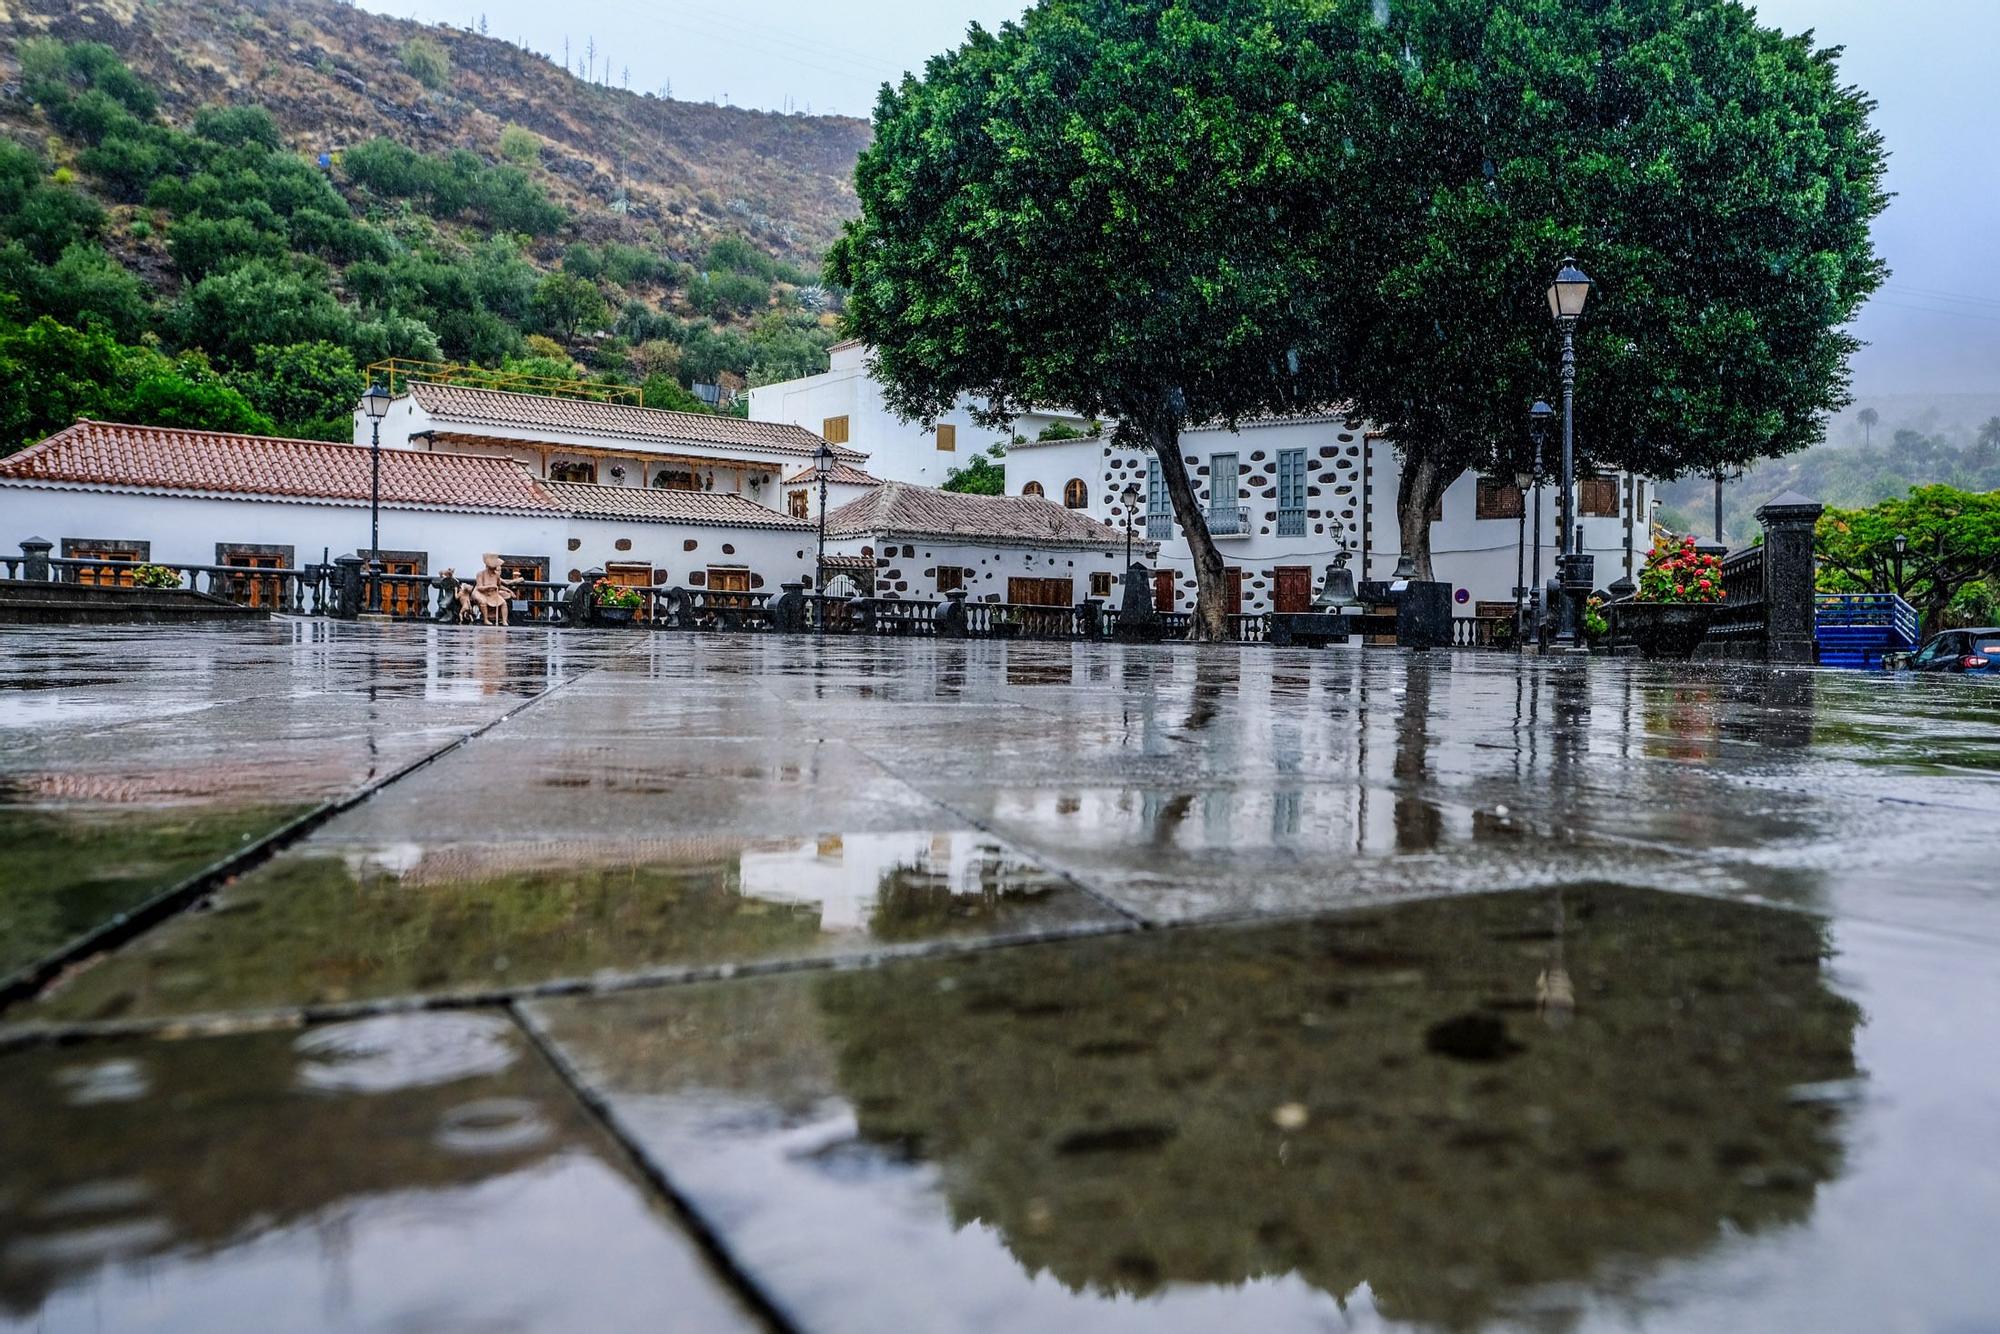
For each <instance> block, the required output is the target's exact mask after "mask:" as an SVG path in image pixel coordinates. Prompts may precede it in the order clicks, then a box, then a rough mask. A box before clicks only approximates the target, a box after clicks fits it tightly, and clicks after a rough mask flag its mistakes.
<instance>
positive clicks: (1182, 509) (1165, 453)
mask: <svg viewBox="0 0 2000 1334" xmlns="http://www.w3.org/2000/svg"><path fill="white" fill-rule="evenodd" d="M1143 429H1144V430H1145V433H1146V443H1147V444H1148V445H1150V446H1151V447H1152V450H1153V453H1154V455H1155V456H1156V457H1157V458H1158V459H1159V460H1160V480H1161V481H1163V482H1165V483H1166V486H1167V495H1168V497H1169V498H1170V499H1172V501H1173V502H1174V518H1175V519H1177V520H1178V521H1179V522H1180V525H1181V532H1182V533H1184V534H1186V536H1187V543H1188V551H1189V552H1190V553H1191V554H1192V555H1193V557H1194V585H1195V597H1194V616H1193V618H1192V620H1191V623H1190V625H1189V627H1188V638H1189V639H1194V640H1201V641H1205V642H1208V643H1218V642H1220V641H1222V640H1226V639H1228V638H1229V608H1228V606H1227V605H1226V604H1225V601H1224V599H1225V598H1227V596H1228V576H1227V575H1226V574H1224V573H1223V567H1222V553H1221V552H1220V551H1217V550H1216V549H1215V539H1214V538H1212V537H1210V536H1209V535H1208V519H1207V517H1206V516H1204V515H1203V514H1202V512H1201V502H1200V501H1199V500H1198V499H1196V497H1195V494H1194V482H1193V481H1192V479H1190V478H1189V477H1188V470H1187V461H1186V460H1185V459H1183V458H1182V457H1181V433H1180V428H1179V427H1178V426H1175V425H1173V424H1171V423H1157V424H1148V425H1146V426H1145V427H1144V428H1143Z"/></svg>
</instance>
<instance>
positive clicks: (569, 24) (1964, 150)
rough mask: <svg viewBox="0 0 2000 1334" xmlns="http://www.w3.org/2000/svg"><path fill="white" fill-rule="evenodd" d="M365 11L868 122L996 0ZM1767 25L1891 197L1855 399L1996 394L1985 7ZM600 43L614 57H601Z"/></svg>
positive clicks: (1838, 0)
mask: <svg viewBox="0 0 2000 1334" xmlns="http://www.w3.org/2000/svg"><path fill="white" fill-rule="evenodd" d="M364 3H368V4H369V7H371V8H377V9H381V10H382V11H383V12H386V13H393V14H397V15H399V16H402V17H406V18H419V19H425V20H430V21H435V22H450V23H455V24H460V25H463V24H470V23H476V22H477V21H478V20H479V18H480V17H481V15H482V14H483V15H484V17H485V20H486V24H487V30H488V32H489V33H490V34H491V35H492V36H495V37H504V38H508V39H510V40H515V41H518V42H520V43H521V44H523V45H525V46H527V47H530V48H531V49H534V50H538V51H543V52H546V53H551V54H553V55H554V56H555V57H556V59H557V60H559V61H560V60H561V58H562V52H563V41H564V38H565V37H567V38H568V39H569V48H570V53H571V56H572V59H573V63H574V62H580V61H582V59H583V53H584V45H585V43H586V42H587V41H591V40H594V41H595V43H596V48H597V51H598V52H599V53H600V56H599V59H600V68H602V67H603V62H605V61H607V60H608V61H609V63H610V69H611V75H610V81H611V82H613V83H617V82H621V81H623V79H624V78H625V71H626V70H627V69H628V68H629V70H630V84H631V86H632V88H634V89H635V90H651V91H654V92H658V91H660V90H661V88H662V85H663V84H665V83H668V82H671V84H672V87H673V93H674V95H675V96H676V97H680V98H684V99H689V100H693V101H715V102H721V101H724V100H727V101H728V102H730V103H732V104H734V105H738V106H754V107H767V108H771V109H776V110H786V109H794V108H796V109H799V110H805V109H807V108H810V109H811V110H813V111H815V112H838V113H840V114H843V115H851V116H866V115H868V114H869V112H870V110H871V109H872V108H873V106H874V102H875V93H876V90H877V89H878V88H879V87H880V86H881V84H882V83H883V81H885V80H889V79H894V78H896V77H898V76H899V75H900V74H901V73H902V71H904V70H906V69H915V68H918V67H920V66H921V65H922V64H923V62H924V60H925V59H926V58H927V57H928V56H930V55H931V54H933V53H934V52H937V51H941V50H944V49H946V48H948V47H951V46H954V45H956V44H957V43H958V42H959V41H960V40H961V38H962V37H963V35H964V32H965V28H966V25H967V24H969V23H972V22H975V21H976V22H980V23H983V24H986V25H987V26H989V27H991V26H994V25H997V24H998V23H1000V22H1001V21H1003V20H1005V19H1007V18H1010V17H1013V16H1015V15H1017V14H1019V13H1020V12H1021V9H1022V5H1021V4H1020V3H1018V2H1016V3H1008V2H1007V0H734V3H731V4H728V5H716V4H713V3H698V2H697V0H568V2H567V3H565V4H561V5H550V4H547V3H545V2H544V0H401V2H400V3H380V2H379V0H364ZM1756 8H1757V10H1758V12H1759V13H1760V15H1761V16H1762V17H1763V19H1764V21H1765V22H1767V23H1772V24H1775V25H1777V26H1778V27H1781V28H1783V29H1785V30H1786V31H1788V32H1797V31H1799V30H1801V29H1805V28H1812V29H1814V30H1815V31H1817V32H1818V34H1819V37H1820V41H1821V43H1822V44H1837V45H1841V46H1845V47H1846V48H1847V54H1846V57H1845V60H1844V64H1843V69H1844V72H1845V73H1846V75H1847V78H1848V80H1849V81H1850V82H1853V83H1857V84H1859V85H1861V86H1862V87H1863V88H1866V89H1867V90H1868V91H1869V92H1870V93H1871V94H1872V95H1873V96H1874V97H1875V98H1876V100H1877V101H1879V102H1880V103H1881V109H1880V110H1879V111H1878V112H1877V121H1876V123H1877V124H1878V125H1879V126H1880V128H1881V129H1882V131H1883V133H1884V134H1885V135H1886V136H1887V138H1888V142H1889V147H1890V150H1891V152H1892V153H1893V155H1894V156H1893V158H1892V160H1891V163H1890V187H1891V188H1892V189H1894V190H1895V191H1896V192H1897V194H1898V198H1897V200H1896V201H1895V202H1894V203H1893V204H1892V205H1891V206H1890V209H1889V212H1888V214H1887V215H1886V216H1885V217H1884V218H1883V219H1882V221H1881V223H1880V224H1879V226H1878V228H1877V233H1876V235H1877V243H1878V245H1879V246H1880V247H1881V249H1882V252H1883V253H1884V254H1885V255H1886V256H1887V257H1888V259H1889V263H1890V265H1891V267H1892V268H1893V269H1894V270H1895V274H1894V277H1892V278H1891V279H1890V285H1889V286H1888V288H1886V289H1885V290H1884V291H1883V292H1882V293H1881V294H1880V295H1878V296H1877V297H1876V299H1875V301H1874V302H1873V303H1872V304H1871V305H1870V306H1869V308H1868V310H1867V312H1866V313H1865V314H1864V315H1863V316H1862V319H1861V323H1860V326H1859V329H1858V332H1859V333H1860V335H1861V336H1862V337H1864V338H1866V339H1868V340H1869V341H1870V343H1871V344H1872V346H1871V347H1869V348H1868V349H1867V350H1866V351H1864V352H1863V353H1862V354H1861V356H1860V357H1859V358H1858V359H1857V361H1856V364H1855V372H1856V374H1855V387H1856V389H1857V391H1859V392H1860V393H1862V394H1864V395H1882V394H1899V393H1919V394H1943V393H1954V392H1957V393H1985V394H2000V147H1996V141H2000V136H1996V134H1995V133H1994V130H1993V123H1994V112H1993V109H1992V107H1993V102H1992V96H1991V89H1992V70H1991V66H1992V53H1993V52H1994V51H1996V50H2000V0H1758V3H1757V4H1756ZM605 53H615V54H611V55H606V54H605Z"/></svg>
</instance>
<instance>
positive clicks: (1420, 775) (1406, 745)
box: [1391, 653, 1444, 852]
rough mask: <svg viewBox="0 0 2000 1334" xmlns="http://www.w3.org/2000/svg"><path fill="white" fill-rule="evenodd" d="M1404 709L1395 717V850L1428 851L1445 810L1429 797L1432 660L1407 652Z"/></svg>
mask: <svg viewBox="0 0 2000 1334" xmlns="http://www.w3.org/2000/svg"><path fill="white" fill-rule="evenodd" d="M1404 680H1405V685H1406V689H1405V691H1404V694H1403V709H1402V712H1401V713H1400V714H1399V715H1398V716H1397V719H1396V760H1395V778H1396V782H1395V794H1396V805H1395V809H1394V810H1393V812H1392V813H1391V819H1392V820H1393V821H1394V823H1395V827H1396V850H1397V851H1398V852H1428V851H1429V850H1431V849H1432V848H1435V847H1436V846H1437V845H1438V842H1439V840H1440V839H1442V838H1443V836H1444V812H1443V811H1442V810H1440V809H1439V808H1438V804H1437V803H1436V802H1435V801H1432V800H1431V799H1430V722H1431V690H1432V681H1431V664H1430V659H1429V658H1428V657H1426V656H1425V655H1424V654H1421V653H1416V654H1412V655H1410V660H1409V671H1408V675H1407V676H1406V677H1405V678H1404Z"/></svg>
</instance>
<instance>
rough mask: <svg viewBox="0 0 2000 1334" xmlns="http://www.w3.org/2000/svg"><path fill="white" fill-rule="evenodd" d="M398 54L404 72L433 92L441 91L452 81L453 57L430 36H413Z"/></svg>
mask: <svg viewBox="0 0 2000 1334" xmlns="http://www.w3.org/2000/svg"><path fill="white" fill-rule="evenodd" d="M396 54H397V57H398V58H399V59H401V60H402V62H403V73H405V74H407V75H409V76H410V77H411V78H413V79H415V80H416V81H417V82H418V83H420V84H422V85H423V86H424V87H426V88H428V89H430V90H431V91H432V92H439V91H441V90H442V89H443V88H444V87H445V85H447V84H449V83H450V82H451V57H450V56H449V55H447V54H445V49H444V48H443V47H441V46H439V45H438V44H437V43H436V42H434V41H432V40H431V39H430V38H428V37H412V38H411V39H410V40H409V41H407V42H404V43H403V45H402V47H401V48H400V49H398V51H397V52H396Z"/></svg>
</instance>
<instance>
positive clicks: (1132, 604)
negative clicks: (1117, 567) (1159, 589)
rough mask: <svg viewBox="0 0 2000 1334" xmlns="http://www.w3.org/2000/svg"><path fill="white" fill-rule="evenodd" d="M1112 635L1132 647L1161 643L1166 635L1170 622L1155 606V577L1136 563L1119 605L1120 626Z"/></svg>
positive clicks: (1129, 568)
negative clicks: (1167, 624)
mask: <svg viewBox="0 0 2000 1334" xmlns="http://www.w3.org/2000/svg"><path fill="white" fill-rule="evenodd" d="M1111 633H1112V636H1113V637H1114V638H1116V639H1118V640H1120V641H1121V642H1124V643H1128V644H1157V643H1158V642H1159V641H1160V640H1161V639H1162V638H1163V637H1164V636H1165V635H1166V623H1165V622H1164V621H1162V620H1161V619H1160V613H1159V612H1158V610H1156V609H1155V608H1154V606H1153V574H1152V571H1150V570H1148V569H1147V568H1146V567H1145V566H1143V565H1141V564H1139V563H1138V562H1137V561H1134V562H1133V563H1132V564H1131V565H1129V566H1127V567H1126V570H1125V584H1124V596H1123V598H1122V600H1121V601H1120V602H1119V604H1118V623H1117V624H1116V625H1114V626H1113V627H1112V628H1111Z"/></svg>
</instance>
